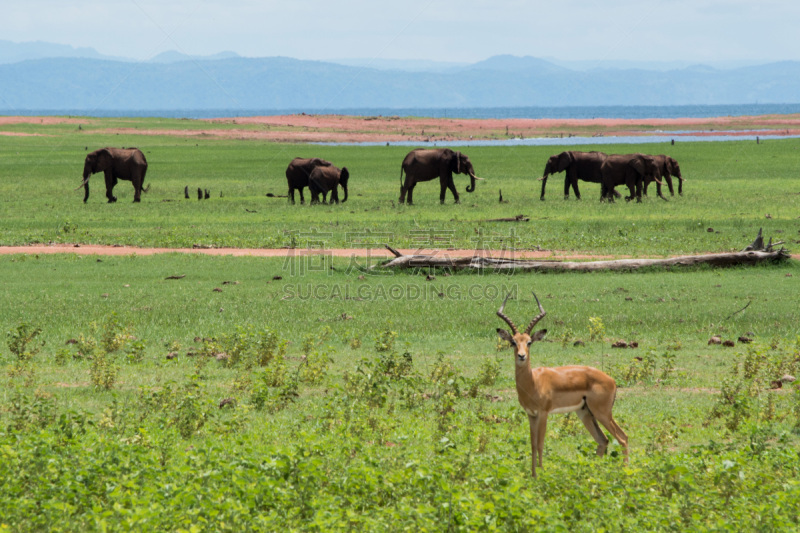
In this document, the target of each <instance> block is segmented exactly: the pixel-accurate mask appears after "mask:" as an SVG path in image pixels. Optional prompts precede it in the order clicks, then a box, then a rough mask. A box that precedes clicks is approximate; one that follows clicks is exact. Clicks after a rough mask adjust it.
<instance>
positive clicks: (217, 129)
mask: <svg viewBox="0 0 800 533" xmlns="http://www.w3.org/2000/svg"><path fill="white" fill-rule="evenodd" d="M19 124H30V125H45V126H47V125H54V124H79V125H80V124H82V125H84V126H88V127H86V128H84V131H86V132H90V131H91V132H93V133H105V134H120V135H126V136H139V135H169V136H176V137H193V138H197V137H209V138H228V139H252V140H262V141H267V142H344V143H352V142H401V141H410V142H420V143H422V142H435V141H446V140H447V141H454V140H498V139H508V138H511V137H525V138H530V137H551V138H552V137H569V136H582V137H591V136H597V135H600V136H608V137H615V136H616V137H619V136H626V137H629V136H646V135H653V134H662V135H663V134H668V135H670V136H675V137H676V138H680V137H681V136H683V135H694V136H697V135H701V136H702V135H728V136H738V135H753V134H754V133H761V134H762V135H766V134H767V133H769V134H770V135H800V115H762V116H740V117H715V118H668V119H659V118H648V119H605V118H594V119H447V118H418V117H396V116H374V117H356V116H347V115H307V114H305V113H301V114H298V115H282V116H262V117H236V118H220V119H209V120H192V121H189V123H188V124H189V127H187V128H186V129H175V128H174V122H169V123H167V124H168V125H166V126H165V127H164V128H161V129H142V128H137V127H116V128H103V124H104V122H103V119H93V118H68V117H0V135H31V134H30V133H21V132H17V131H6V132H3V131H2V127H3V126H6V125H19ZM97 128H100V129H97Z"/></svg>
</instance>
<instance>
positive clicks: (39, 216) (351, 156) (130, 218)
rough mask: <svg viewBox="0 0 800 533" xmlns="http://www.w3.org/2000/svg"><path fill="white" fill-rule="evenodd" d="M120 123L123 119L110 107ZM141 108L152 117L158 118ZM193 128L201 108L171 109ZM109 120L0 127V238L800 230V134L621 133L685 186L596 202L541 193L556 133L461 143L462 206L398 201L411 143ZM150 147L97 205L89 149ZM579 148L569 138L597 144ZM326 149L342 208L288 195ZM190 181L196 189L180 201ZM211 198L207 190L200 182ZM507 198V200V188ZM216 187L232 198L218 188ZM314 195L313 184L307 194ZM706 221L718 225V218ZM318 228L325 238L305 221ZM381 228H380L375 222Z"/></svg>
mask: <svg viewBox="0 0 800 533" xmlns="http://www.w3.org/2000/svg"><path fill="white" fill-rule="evenodd" d="M109 121H111V125H117V122H118V121H119V120H118V119H117V120H114V119H109ZM152 122H153V123H151V122H148V121H146V120H143V119H138V121H137V124H138V126H137V127H139V128H141V129H143V130H145V129H146V130H148V131H151V130H154V129H157V128H156V127H155V125H154V123H155V124H162V123H163V122H164V121H152ZM167 123H168V125H170V126H172V127H173V128H179V127H181V126H183V127H184V128H185V129H186V131H187V132H190V131H191V128H192V124H194V123H193V122H192V121H177V120H175V121H167ZM105 126H106V125H105V124H104V123H103V122H102V121H100V122H97V123H95V125H94V126H86V127H82V129H81V130H78V129H77V126H76V125H75V124H70V125H64V124H59V125H35V124H33V125H31V124H28V125H16V126H13V127H12V126H9V127H8V128H16V131H17V133H28V134H32V133H38V134H41V135H43V136H36V137H30V136H28V137H10V136H2V137H0V173H1V174H2V176H3V179H2V181H1V182H0V217H2V220H3V225H2V227H0V244H26V243H31V242H40V243H43V242H51V241H52V242H83V243H104V244H128V245H140V246H167V247H171V246H180V247H191V246H192V245H202V246H234V247H262V248H264V247H269V248H272V247H281V246H290V245H297V246H299V247H304V246H305V245H307V244H308V241H309V240H322V241H323V242H324V244H325V245H326V247H330V248H333V247H339V248H346V247H350V246H353V243H354V242H355V241H356V240H358V239H360V238H363V237H364V236H365V234H366V233H367V232H372V234H373V240H375V241H378V242H381V243H382V242H385V241H389V242H391V243H393V245H395V246H397V247H413V246H419V245H422V246H426V245H431V244H434V245H436V246H438V247H448V246H452V247H456V248H467V249H469V248H475V247H478V246H489V247H493V248H500V247H503V246H506V247H517V248H522V249H530V248H535V247H537V246H539V247H541V248H544V249H557V250H569V251H579V252H595V253H612V254H625V255H662V254H680V253H693V252H707V251H729V250H733V249H736V250H738V249H741V248H742V247H743V246H744V243H745V241H747V242H749V241H750V240H752V238H753V236H754V235H755V233H756V232H757V231H758V228H759V227H762V226H763V227H764V229H765V234H766V235H768V236H774V237H776V238H783V239H790V240H792V241H794V240H797V239H798V238H800V236H798V230H800V223H798V219H797V216H798V215H797V213H798V211H800V185H799V184H798V180H797V178H796V171H795V169H796V168H798V167H800V140H780V141H777V140H776V141H768V142H762V143H761V144H756V143H754V142H750V141H731V142H725V143H681V142H678V143H676V145H675V146H670V145H668V144H667V143H665V144H663V145H662V144H653V145H651V144H646V145H616V146H615V145H611V146H606V147H603V148H602V149H603V150H605V151H607V152H609V153H627V152H635V151H642V152H648V153H668V154H669V155H672V156H673V157H675V158H676V159H677V160H678V161H680V163H681V168H682V170H683V173H684V176H685V177H686V178H687V180H688V181H687V182H686V188H685V190H686V194H685V196H684V197H683V198H679V197H677V196H676V197H675V198H674V199H673V200H672V201H670V202H663V201H661V200H659V199H658V198H656V197H655V196H654V192H653V191H651V193H650V194H651V197H650V198H648V199H647V200H646V201H645V202H644V203H643V204H642V205H631V204H625V203H624V202H618V203H616V204H613V205H608V204H601V203H600V202H598V201H597V197H598V196H599V186H597V185H593V184H582V193H583V196H584V199H583V200H582V201H580V202H579V201H576V200H574V199H572V200H570V201H564V200H563V199H562V193H563V177H562V176H563V174H562V175H556V176H553V177H551V178H550V179H549V180H548V188H547V195H546V200H545V201H544V202H541V201H539V199H538V198H539V192H540V190H541V182H539V181H537V178H539V177H541V174H542V171H543V169H544V164H545V162H546V160H547V157H548V156H549V155H551V154H553V153H557V152H558V151H559V150H560V148H557V147H471V148H464V151H465V152H467V153H468V155H469V156H470V158H471V159H472V161H473V163H474V165H475V168H476V171H477V172H478V175H479V176H481V177H484V178H486V181H483V182H478V185H477V187H476V191H475V192H474V193H471V194H470V193H466V192H464V188H465V186H466V184H467V180H466V178H465V177H463V176H457V177H456V181H457V187H458V189H459V191H460V194H461V197H462V203H461V205H453V201H452V197H451V196H449V193H448V198H447V203H446V205H444V206H439V205H438V199H439V186H438V182H428V183H422V184H420V185H418V186H417V188H416V190H415V197H414V199H415V202H416V204H417V205H415V206H410V207H409V206H398V205H396V202H397V198H398V196H399V189H400V187H399V181H400V162H401V161H402V158H403V156H404V155H405V153H406V152H407V151H408V148H407V147H398V146H378V147H358V146H320V145H303V144H292V145H288V144H270V143H264V142H257V141H252V140H236V139H220V138H207V137H203V136H194V135H188V134H187V135H185V136H167V135H164V136H158V135H108V134H103V133H98V131H100V132H102V131H106V129H107V128H106V127H105ZM106 145H113V146H122V145H124V146H130V145H136V146H138V147H139V148H141V149H142V150H143V151H144V152H145V154H146V156H147V158H148V161H149V170H148V176H147V182H148V183H150V184H152V188H151V191H150V192H149V193H148V194H147V195H145V197H144V201H143V203H142V205H134V204H133V203H132V199H133V189H132V187H131V186H130V184H129V183H127V182H120V184H118V185H117V187H116V189H115V191H116V192H115V194H116V195H117V197H118V198H119V202H117V204H115V205H108V204H106V202H105V195H104V184H103V179H102V176H101V175H95V176H94V177H93V178H92V181H91V182H90V186H91V189H92V193H91V197H90V199H89V202H88V203H87V204H85V205H84V204H83V203H82V202H81V199H82V197H83V191H82V190H81V191H73V189H74V188H75V187H77V186H78V185H79V184H80V180H81V172H82V168H83V167H82V165H83V158H84V157H85V155H86V150H87V149H95V148H97V147H101V146H106ZM594 148H597V147H592V146H575V147H574V149H577V150H580V149H589V150H591V149H594ZM313 155H317V156H320V157H324V158H326V159H329V160H331V161H333V162H334V163H335V164H337V165H339V166H347V167H348V169H349V170H350V173H351V176H352V177H351V180H350V189H351V195H350V198H351V199H350V201H348V202H347V203H346V204H345V205H342V206H339V207H336V206H318V207H311V206H308V205H305V206H299V205H296V206H291V205H288V202H287V201H286V199H282V198H267V197H266V196H265V195H266V194H267V193H273V194H286V188H287V187H286V179H285V176H284V171H285V169H286V165H287V164H288V162H289V161H290V160H291V159H292V158H293V157H296V156H313ZM187 185H188V186H189V189H190V196H191V197H192V200H184V199H183V190H184V187H185V186H187ZM198 187H200V188H203V189H209V190H210V192H211V196H212V199H210V200H207V201H203V202H198V201H197V200H196V189H197V188H198ZM501 190H502V193H503V198H504V199H505V200H507V201H508V203H504V204H500V203H498V196H499V191H501ZM220 193H222V194H223V195H224V196H223V197H222V198H220V197H219V195H220ZM306 196H308V194H307V195H306ZM517 214H526V215H528V216H530V217H531V222H530V223H526V224H515V225H513V227H511V226H510V225H509V224H505V223H498V222H494V223H492V222H482V221H483V220H486V219H493V218H500V217H509V216H515V215H517ZM709 228H711V229H713V231H712V232H709V231H708V230H709ZM313 232H316V233H319V234H323V235H322V237H320V236H314V237H311V236H310V235H311V234H312V233H313ZM375 234H377V236H374V235H375Z"/></svg>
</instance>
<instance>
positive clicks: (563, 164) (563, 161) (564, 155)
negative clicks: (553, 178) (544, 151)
mask: <svg viewBox="0 0 800 533" xmlns="http://www.w3.org/2000/svg"><path fill="white" fill-rule="evenodd" d="M574 162H575V156H574V155H573V154H572V152H561V155H560V156H558V172H564V170H566V168H567V167H568V166H570V165H571V164H572V163H574Z"/></svg>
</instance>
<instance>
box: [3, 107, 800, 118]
mask: <svg viewBox="0 0 800 533" xmlns="http://www.w3.org/2000/svg"><path fill="white" fill-rule="evenodd" d="M299 113H307V114H314V115H327V114H337V115H354V116H378V115H382V116H401V117H432V118H499V119H505V118H581V119H589V118H622V119H647V118H683V117H686V118H708V117H724V116H747V115H773V114H774V115H787V114H795V113H800V104H740V105H680V106H582V107H477V108H388V107H387V108H357V109H313V108H303V109H150V110H141V109H94V110H88V109H31V110H23V111H20V110H2V109H0V115H24V116H52V115H58V116H66V115H77V116H92V117H163V118H189V119H204V118H224V117H248V116H274V115H291V114H299Z"/></svg>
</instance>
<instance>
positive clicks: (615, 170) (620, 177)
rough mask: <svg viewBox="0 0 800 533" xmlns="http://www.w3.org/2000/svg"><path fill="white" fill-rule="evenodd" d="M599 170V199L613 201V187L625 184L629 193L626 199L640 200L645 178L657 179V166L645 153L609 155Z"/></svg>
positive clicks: (651, 157)
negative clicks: (600, 173)
mask: <svg viewBox="0 0 800 533" xmlns="http://www.w3.org/2000/svg"><path fill="white" fill-rule="evenodd" d="M600 170H601V172H602V174H603V182H602V186H601V196H600V199H601V201H602V200H608V201H610V202H613V201H614V194H613V193H614V187H615V186H617V185H627V186H628V190H629V191H630V193H631V195H630V196H627V197H626V198H625V199H626V200H633V199H634V197H635V198H636V201H637V202H641V201H642V189H643V186H644V182H645V180H647V179H651V180H655V181H656V183H659V184H660V183H661V182H660V181H659V180H658V167H657V166H656V161H655V159H654V158H653V156H649V155H645V154H626V155H621V154H620V155H609V156H607V157H606V159H605V161H603V164H602V166H601V167H600Z"/></svg>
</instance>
